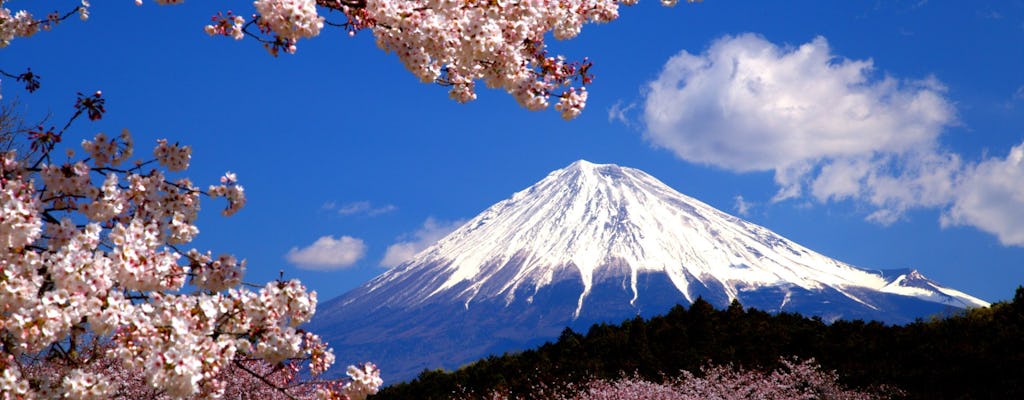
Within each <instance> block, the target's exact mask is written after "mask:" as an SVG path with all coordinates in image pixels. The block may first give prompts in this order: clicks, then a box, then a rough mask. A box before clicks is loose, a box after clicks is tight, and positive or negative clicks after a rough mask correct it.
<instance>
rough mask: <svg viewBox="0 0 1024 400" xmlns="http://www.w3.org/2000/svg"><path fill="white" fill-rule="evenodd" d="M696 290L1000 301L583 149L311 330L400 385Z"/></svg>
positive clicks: (774, 304)
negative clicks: (840, 255) (769, 223)
mask: <svg viewBox="0 0 1024 400" xmlns="http://www.w3.org/2000/svg"><path fill="white" fill-rule="evenodd" d="M865 250H868V249H865ZM698 297H701V298H703V299H705V300H707V301H709V302H711V303H712V304H715V305H717V306H720V307H724V306H726V305H727V304H728V303H729V302H731V301H732V300H739V301H740V302H741V303H742V304H743V305H745V306H748V307H754V308H758V309H762V310H765V311H770V312H782V311H785V312H799V313H802V314H805V315H814V316H819V317H821V318H823V319H824V320H826V321H833V320H836V319H839V318H846V319H875V320H881V321H885V322H890V323H903V322H909V321H912V320H914V319H915V318H920V317H925V316H928V315H932V314H937V313H949V312H951V311H954V310H958V309H963V308H967V307H984V306H987V305H988V303H986V302H985V301H983V300H980V299H977V298H975V297H972V296H970V295H967V294H965V293H963V292H960V291H957V290H953V289H949V288H946V287H943V286H940V285H939V284H937V283H935V282H933V281H931V280H929V279H928V278H926V277H924V276H923V275H921V274H920V273H919V272H918V271H916V270H910V269H905V270H874V271H873V270H865V269H860V268H857V267H854V266H851V265H848V264H845V263H842V262H840V261H836V260H833V259H831V258H828V257H826V256H824V255H821V254H818V253H815V252H814V251H812V250H810V249H807V248H806V247H803V246H801V245H799V244H796V243H794V242H792V241H790V240H788V239H786V238H784V237H782V236H779V235H778V234H775V233H773V232H771V231H769V230H768V229H766V228H764V227H761V226H758V225H755V224H752V223H750V222H747V221H744V220H742V219H739V218H737V217H734V216H731V215H729V214H726V213H724V212H722V211H719V210H717V209H715V208H713V207H711V206H709V205H707V204H704V203H702V202H700V201H698V200H696V199H694V198H692V197H689V196H686V195H683V194H681V193H679V192H677V191H675V190H674V189H672V188H670V187H669V186H667V185H665V184H664V183H662V182H661V181H659V180H657V179H655V178H654V177H652V176H650V175H648V174H647V173H645V172H643V171H640V170H637V169H633V168H625V167H619V166H617V165H610V164H602V165H599V164H592V163H589V162H587V161H582V160H581V161H577V162H575V163H573V164H571V165H569V166H568V167H566V168H563V169H560V170H557V171H554V172H552V173H550V174H549V175H548V176H547V177H545V178H544V179H543V180H541V181H540V182H538V183H536V184H534V185H533V186H530V187H529V188H527V189H525V190H523V191H520V192H517V193H515V194H513V195H512V197H511V198H509V199H506V200H503V201H501V202H499V203H497V204H495V205H493V206H491V207H490V208H488V209H487V210H485V211H484V212H483V213H481V214H480V215H478V216H476V217H475V218H473V219H472V220H470V221H469V222H467V223H466V224H465V225H463V226H462V227H460V228H459V229H457V230H455V231H454V232H452V233H451V234H449V235H448V236H446V237H445V238H443V239H441V240H440V241H438V242H437V243H436V244H434V245H433V246H431V247H429V248H427V249H426V250H424V251H422V252H420V253H419V254H417V255H416V256H415V257H414V258H413V259H412V260H409V261H408V262H406V263H404V264H402V265H400V266H398V267H396V268H394V269H391V270H389V271H387V272H385V273H384V274H382V275H380V276H378V277H377V278H374V279H373V280H371V281H370V282H368V283H366V284H364V285H362V286H361V287H359V288H356V289H354V290H352V291H351V292H349V293H347V294H345V295H343V296H341V297H338V298H336V299H333V300H331V301H328V302H326V303H324V304H322V305H321V306H320V307H319V309H318V311H317V314H316V317H315V319H314V321H313V322H312V325H311V328H312V329H315V331H316V332H320V333H322V334H323V335H324V336H325V337H326V338H327V339H328V340H329V341H330V342H331V343H332V345H334V346H335V348H337V349H339V350H338V354H339V356H340V357H342V358H344V359H352V360H370V361H374V362H376V363H377V364H378V365H380V366H381V367H382V370H383V371H384V374H385V378H387V379H390V380H392V381H400V380H405V379H409V378H412V377H413V376H414V375H415V374H416V373H418V372H419V371H421V370H423V369H433V368H440V367H444V368H449V369H451V368H456V367H458V366H460V365H463V364H465V363H467V362H470V361H473V360H476V359H479V358H481V357H484V356H487V355H488V354H495V353H501V352H504V351H507V350H517V349H524V348H528V347H532V346H535V345H538V344H540V343H543V342H545V341H547V340H551V339H553V338H555V337H557V336H558V335H559V333H560V332H561V331H562V330H563V329H564V328H565V327H567V326H569V327H572V328H573V329H575V330H583V331H585V330H586V329H587V328H588V327H589V326H590V325H592V324H594V323H598V322H614V323H618V322H621V321H622V320H624V319H627V318H632V317H635V316H636V315H641V316H644V317H650V316H653V315H657V314H660V313H664V312H666V311H667V310H669V309H670V308H671V307H672V306H673V305H675V304H678V303H681V304H689V303H691V302H692V301H693V300H695V299H697V298H698Z"/></svg>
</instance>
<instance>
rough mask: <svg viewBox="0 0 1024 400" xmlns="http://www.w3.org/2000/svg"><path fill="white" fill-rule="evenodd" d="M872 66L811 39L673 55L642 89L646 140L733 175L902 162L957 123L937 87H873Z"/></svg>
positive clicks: (884, 83) (745, 41) (726, 42)
mask: <svg viewBox="0 0 1024 400" xmlns="http://www.w3.org/2000/svg"><path fill="white" fill-rule="evenodd" d="M873 73H874V71H873V66H872V61H871V60H849V59H845V58H840V57H838V56H836V55H834V54H832V52H831V49H830V48H829V45H828V42H827V41H826V40H825V38H823V37H817V38H815V39H814V40H812V41H811V42H809V43H805V44H803V45H801V46H799V47H795V48H784V47H779V46H776V45H775V44H773V43H771V42H768V41H767V40H765V39H764V38H762V37H760V36H757V35H753V34H746V35H741V36H736V37H724V38H722V39H719V40H717V41H715V42H714V43H713V44H712V45H711V47H710V48H709V49H708V50H707V51H706V52H705V53H703V54H700V55H693V54H690V53H688V52H686V51H683V52H681V53H679V54H678V55H676V56H674V57H672V58H671V59H670V60H669V61H668V63H667V64H666V65H665V67H664V70H663V71H662V72H661V75H660V76H659V77H658V79H657V80H655V81H654V82H651V83H650V85H649V89H650V90H649V92H648V94H647V97H646V102H645V109H644V120H645V123H646V126H647V133H646V137H647V139H648V140H650V141H651V142H652V143H654V144H655V145H657V146H660V147H664V148H667V149H669V150H671V151H672V152H674V153H675V154H676V155H677V156H679V157H680V158H682V159H684V160H687V161H691V162H695V163H702V164H710V165H714V166H718V167H722V168H725V169H729V170H732V171H738V172H747V171H769V170H779V169H784V168H790V167H793V166H798V165H800V164H802V163H806V162H812V163H816V162H820V161H822V160H829V159H837V158H845V157H863V156H870V155H873V154H876V153H892V154H899V153H903V152H906V151H909V150H911V149H918V148H920V147H922V146H930V145H932V144H933V143H934V141H935V139H936V138H937V137H938V135H939V134H940V133H941V131H942V128H943V127H945V126H947V125H949V124H951V123H953V122H954V120H955V114H954V109H953V107H952V105H951V104H950V103H949V102H948V101H946V100H945V98H943V96H942V94H943V91H944V89H943V88H942V86H941V85H940V84H939V83H938V82H937V81H935V80H934V79H926V80H922V81H899V80H897V79H895V78H891V77H884V78H880V79H873V78H872V75H873Z"/></svg>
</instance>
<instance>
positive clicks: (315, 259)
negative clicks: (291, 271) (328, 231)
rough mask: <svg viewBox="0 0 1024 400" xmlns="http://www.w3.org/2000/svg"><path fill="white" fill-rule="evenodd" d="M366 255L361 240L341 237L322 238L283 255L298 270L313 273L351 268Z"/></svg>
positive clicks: (364, 245)
mask: <svg viewBox="0 0 1024 400" xmlns="http://www.w3.org/2000/svg"><path fill="white" fill-rule="evenodd" d="M364 255H366V244H365V243H363V240H362V239H358V238H354V237H351V236H342V237H340V238H338V239H335V238H334V237H333V236H323V237H321V238H319V239H317V240H316V241H315V242H313V244H311V245H309V246H307V247H304V248H301V249H299V248H297V247H292V249H291V250H289V251H288V254H286V255H285V259H287V260H288V262H290V263H292V264H295V265H296V266H298V267H299V268H302V269H309V270H315V271H332V270H337V269H342V268H345V267H349V266H352V265H353V264H355V263H356V261H359V260H360V259H361V258H363V256H364Z"/></svg>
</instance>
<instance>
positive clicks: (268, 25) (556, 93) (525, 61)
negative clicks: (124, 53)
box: [0, 0, 699, 119]
mask: <svg viewBox="0 0 1024 400" xmlns="http://www.w3.org/2000/svg"><path fill="white" fill-rule="evenodd" d="M687 1H688V2H693V1H699V0H687ZM7 2H8V1H6V0H0V47H3V46H5V45H7V43H9V42H10V41H11V40H13V39H14V38H17V37H28V36H31V35H32V34H34V33H35V32H37V31H38V30H40V29H44V30H45V29H49V28H50V27H51V26H53V25H56V24H57V23H58V22H60V21H63V20H64V19H65V18H67V17H68V16H70V15H74V14H78V15H80V16H81V18H82V19H87V18H88V16H89V6H90V5H89V2H88V1H85V0H83V1H82V2H81V3H80V4H79V5H78V6H76V7H75V8H74V9H73V10H72V11H71V12H69V13H66V14H64V15H56V14H54V15H50V16H48V17H47V18H45V19H37V18H34V17H33V16H32V14H30V13H29V12H28V11H25V10H19V11H14V12H12V11H11V10H9V9H7V8H3V6H4V4H5V3H7ZM182 2H183V1H182V0H154V3H156V4H159V5H173V4H180V3H182ZM135 3H136V4H137V5H143V2H142V0H136V1H135ZM636 3H637V0H255V1H254V2H253V3H252V5H253V11H254V12H253V13H251V14H250V16H249V17H248V18H247V17H245V14H242V13H235V12H232V11H226V12H217V13H216V14H215V15H213V17H212V18H211V23H210V24H208V25H206V26H204V27H203V29H204V30H205V31H206V33H208V34H209V35H211V36H227V37H231V38H233V39H236V40H240V39H243V38H245V37H251V38H252V39H253V40H256V41H259V42H261V43H262V44H263V46H264V47H265V48H266V49H267V51H269V52H270V54H272V55H274V56H277V55H279V54H280V53H282V52H284V53H295V52H296V51H297V49H298V42H299V41H300V40H303V39H309V38H313V37H316V36H318V35H320V33H321V31H322V30H323V28H324V27H325V26H328V25H330V26H336V27H340V28H342V29H344V30H345V31H346V32H347V33H348V34H349V35H352V36H355V35H356V33H357V32H359V31H364V30H368V31H370V32H371V33H372V35H373V36H374V39H375V41H376V43H377V46H378V47H380V49H381V50H383V51H385V52H387V53H393V54H395V55H396V56H397V57H398V59H399V61H400V62H402V64H403V65H405V67H406V69H408V70H409V71H410V72H412V73H413V75H415V76H416V77H418V78H419V79H420V81H422V82H425V83H436V84H440V85H443V86H447V87H449V93H448V94H449V97H451V98H452V99H453V100H455V101H458V102H462V103H464V102H468V101H472V100H475V99H476V97H477V93H476V90H477V83H478V82H482V83H483V84H484V86H486V87H488V88H495V89H501V90H504V91H505V92H507V93H509V94H510V95H512V97H513V98H515V99H516V101H517V102H518V103H519V104H520V105H521V106H523V107H525V108H527V109H529V110H541V109H545V108H547V107H548V106H549V105H550V104H551V102H552V99H555V102H556V106H555V108H556V110H557V111H559V112H561V115H562V117H563V118H565V119H572V118H575V117H577V116H578V115H580V113H581V112H582V110H583V109H584V108H585V107H586V100H587V89H586V85H588V84H590V83H591V81H592V80H593V74H591V72H590V70H591V68H592V66H593V63H592V62H591V61H589V60H588V59H585V58H584V59H583V60H582V61H567V60H566V58H565V57H562V56H556V55H552V54H549V52H548V45H547V42H546V40H547V38H548V37H549V35H550V37H553V38H554V39H556V40H568V39H572V38H574V37H576V36H578V35H579V34H580V32H581V31H582V29H583V26H584V25H586V24H591V23H606V22H611V21H614V20H615V19H617V18H618V17H619V6H620V5H627V6H629V5H634V4H636ZM676 3H677V0H661V4H662V5H664V6H669V7H671V6H674V5H675V4H676ZM328 17H329V18H331V19H337V20H336V21H331V20H330V19H328ZM0 72H2V71H0ZM4 75H7V76H8V77H17V76H15V75H9V74H4Z"/></svg>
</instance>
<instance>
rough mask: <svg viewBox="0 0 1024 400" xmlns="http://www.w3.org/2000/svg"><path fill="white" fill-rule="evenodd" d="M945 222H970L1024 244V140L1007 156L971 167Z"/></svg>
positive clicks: (1007, 240) (1007, 241)
mask: <svg viewBox="0 0 1024 400" xmlns="http://www.w3.org/2000/svg"><path fill="white" fill-rule="evenodd" d="M955 196H956V197H955V201H954V203H953V206H952V207H951V208H950V209H949V210H948V212H947V213H946V214H945V215H944V216H943V218H942V224H943V226H950V225H970V226H974V227H976V228H978V229H981V230H982V231H985V232H989V233H992V234H994V235H996V237H997V238H999V242H1000V243H1002V244H1003V245H1007V246H1024V143H1022V144H1020V145H1017V146H1016V147H1014V148H1012V149H1011V150H1010V154H1009V155H1007V157H1006V158H989V159H986V160H983V161H981V162H980V163H978V164H977V165H974V166H971V167H969V168H968V169H967V170H966V172H965V173H964V177H963V179H962V183H961V184H960V185H959V186H958V187H957V190H956V195H955Z"/></svg>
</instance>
